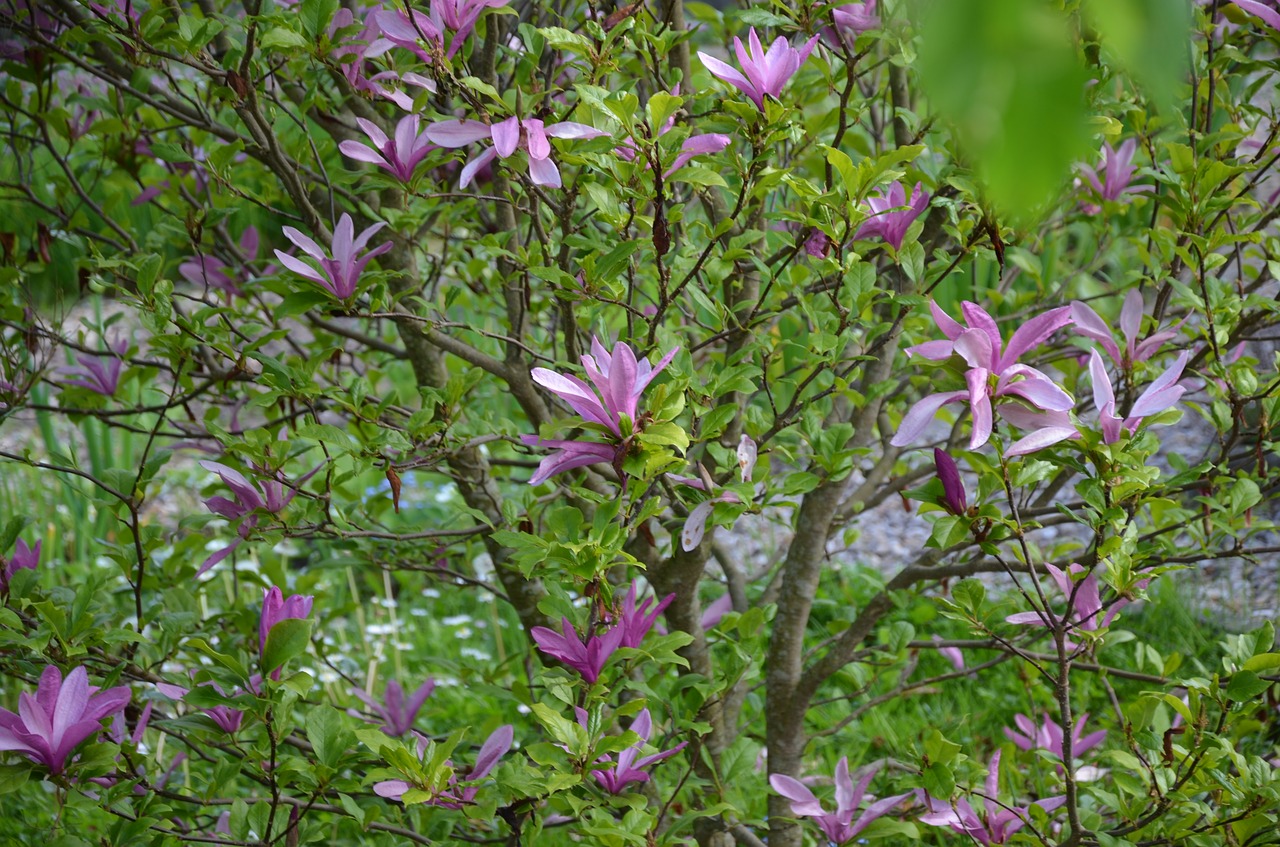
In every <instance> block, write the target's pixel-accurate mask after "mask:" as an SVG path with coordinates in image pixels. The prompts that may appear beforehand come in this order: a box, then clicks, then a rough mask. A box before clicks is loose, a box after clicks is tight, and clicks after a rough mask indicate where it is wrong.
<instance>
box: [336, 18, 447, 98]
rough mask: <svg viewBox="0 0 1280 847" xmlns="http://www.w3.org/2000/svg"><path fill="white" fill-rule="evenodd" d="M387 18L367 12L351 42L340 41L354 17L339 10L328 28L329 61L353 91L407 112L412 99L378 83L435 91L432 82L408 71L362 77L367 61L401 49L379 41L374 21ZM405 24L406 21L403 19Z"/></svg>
mask: <svg viewBox="0 0 1280 847" xmlns="http://www.w3.org/2000/svg"><path fill="white" fill-rule="evenodd" d="M387 14H395V13H388V12H386V11H383V10H375V11H373V12H370V13H369V14H368V15H367V16H366V18H365V27H364V30H363V31H362V32H360V33H359V34H358V35H356V36H355V37H354V38H348V39H345V40H341V39H339V36H338V33H339V32H340V31H342V30H344V29H346V28H347V27H349V26H351V25H352V24H354V23H355V16H354V15H353V14H352V13H351V10H350V9H346V8H339V9H338V10H337V11H336V12H334V14H333V22H332V23H331V24H330V25H329V40H330V41H331V42H333V44H334V47H333V50H332V51H331V52H330V57H331V58H332V59H333V60H335V61H336V62H337V64H338V67H339V69H340V70H341V72H342V75H343V77H345V78H346V80H347V82H348V83H350V84H351V87H352V88H354V89H355V90H356V91H361V92H367V93H369V94H372V95H374V96H376V97H382V98H383V99H386V100H390V101H391V102H393V103H395V104H396V105H397V106H399V107H400V108H401V109H404V110H405V111H410V110H412V109H413V98H412V97H410V96H409V95H408V94H406V93H404V92H403V91H401V90H399V89H398V88H389V87H387V86H385V85H383V84H382V83H383V82H384V81H387V80H396V81H398V82H404V83H408V84H410V85H416V86H418V87H419V88H425V89H426V90H428V91H435V90H436V84H435V81H434V80H432V79H430V78H428V77H424V76H422V75H421V74H416V73H413V72H412V71H408V72H405V73H399V72H397V71H394V70H386V71H381V72H379V73H375V74H373V75H372V76H366V75H365V63H366V62H367V61H368V60H369V59H373V58H376V57H378V56H381V55H382V54H384V53H386V52H387V51H389V50H390V49H391V48H392V47H395V46H403V45H400V44H399V42H395V41H392V40H391V39H389V38H384V37H381V27H379V25H378V21H379V18H380V16H384V15H387ZM405 20H406V21H407V19H405Z"/></svg>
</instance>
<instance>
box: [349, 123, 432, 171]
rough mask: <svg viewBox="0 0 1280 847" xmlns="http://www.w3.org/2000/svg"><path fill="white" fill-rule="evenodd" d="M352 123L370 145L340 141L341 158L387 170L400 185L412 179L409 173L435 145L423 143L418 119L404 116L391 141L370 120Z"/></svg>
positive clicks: (425, 141)
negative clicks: (362, 131) (366, 137)
mask: <svg viewBox="0 0 1280 847" xmlns="http://www.w3.org/2000/svg"><path fill="white" fill-rule="evenodd" d="M356 123H357V124H358V125H359V126H360V129H362V130H364V134H365V135H367V136H368V137H369V140H370V141H372V142H373V146H372V147H370V146H369V145H368V144H361V143H360V142H359V141H344V142H342V143H341V144H339V145H338V149H339V150H341V151H342V153H343V155H345V156H349V157H351V158H352V159H355V160H356V161H358V162H368V163H369V164H372V165H377V166H378V167H380V168H382V169H383V170H384V171H387V172H388V173H390V174H391V175H392V176H394V177H395V178H396V179H398V180H400V181H401V182H406V183H407V182H409V181H410V180H411V179H413V171H414V169H415V168H416V167H418V163H419V162H421V161H422V160H423V159H425V158H426V156H427V154H428V153H430V152H431V151H432V150H434V149H435V145H434V144H432V143H431V142H430V141H428V140H427V134H426V133H425V132H422V133H419V132H418V116H417V115H406V116H404V117H403V118H401V119H400V122H399V123H397V124H396V133H395V136H394V137H393V138H387V134H386V133H385V132H383V131H382V128H381V127H379V126H378V125H377V124H375V123H373V122H372V121H366V120H365V119H364V118H356Z"/></svg>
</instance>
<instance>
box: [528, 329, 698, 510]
mask: <svg viewBox="0 0 1280 847" xmlns="http://www.w3.org/2000/svg"><path fill="white" fill-rule="evenodd" d="M679 349H680V348H678V347H677V348H675V349H674V350H672V351H671V352H669V353H667V355H665V356H663V357H662V359H661V360H660V361H659V362H658V364H657V365H650V364H649V360H648V359H636V354H635V351H634V350H632V349H631V347H630V345H628V344H626V343H625V342H622V341H619V342H618V343H617V344H615V345H614V347H613V352H612V353H611V352H609V351H607V350H605V349H604V345H603V344H601V343H600V339H598V338H594V337H593V338H592V339H591V353H590V354H588V355H585V356H583V357H582V365H583V368H584V369H585V370H586V372H587V378H588V379H590V380H591V382H592V385H594V386H595V387H594V389H593V388H592V386H591V385H587V383H585V382H583V381H582V380H581V379H579V378H578V377H576V376H571V375H566V374H559V373H556V372H555V371H552V370H548V369H547V368H534V369H533V371H532V372H531V373H532V376H533V381H534V382H536V383H537V384H538V385H541V386H542V387H543V388H546V389H548V390H550V391H551V392H552V393H553V394H555V395H556V396H557V397H559V398H560V399H561V400H563V401H565V402H566V403H567V404H569V407H570V408H572V409H573V410H574V411H575V412H577V413H578V414H579V415H581V416H582V418H583V420H585V421H586V422H587V423H590V424H597V425H599V426H600V427H602V428H603V429H604V430H605V434H606V435H607V436H611V437H612V439H613V440H614V441H615V442H616V443H615V444H600V443H598V442H594V441H556V440H551V441H543V440H541V439H539V438H538V437H537V436H535V435H525V436H523V437H522V440H523V441H524V443H525V444H528V445H530V446H538V447H551V448H553V449H554V450H555V452H553V453H551V454H549V455H548V456H547V457H546V458H544V459H543V460H542V462H541V464H539V465H538V470H537V472H536V473H535V474H534V475H533V477H532V478H531V479H530V480H529V484H530V485H537V484H539V483H541V482H542V481H544V480H546V479H549V478H550V477H552V476H555V475H556V474H558V473H561V472H563V471H567V470H570V469H572V468H578V467H583V466H584V465H594V464H598V463H601V462H608V463H616V462H617V461H618V460H619V459H620V458H621V456H622V455H624V454H625V450H626V444H625V439H626V438H627V437H628V436H630V435H632V434H633V432H634V425H635V421H636V414H637V409H638V406H639V403H640V395H641V394H642V393H643V392H644V390H645V388H647V387H648V386H649V383H650V382H652V381H653V378H654V377H656V376H657V375H658V374H660V373H662V370H663V368H665V367H666V366H667V364H668V363H670V361H671V359H672V358H673V357H674V356H675V355H676V353H677V352H679ZM624 430H625V431H624Z"/></svg>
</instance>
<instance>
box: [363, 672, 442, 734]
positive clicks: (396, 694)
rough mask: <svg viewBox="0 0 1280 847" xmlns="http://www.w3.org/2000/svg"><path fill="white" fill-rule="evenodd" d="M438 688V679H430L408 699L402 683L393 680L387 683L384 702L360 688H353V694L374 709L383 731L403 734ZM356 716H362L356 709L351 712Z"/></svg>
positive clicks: (409, 728)
mask: <svg viewBox="0 0 1280 847" xmlns="http://www.w3.org/2000/svg"><path fill="white" fill-rule="evenodd" d="M435 689H436V681H435V680H434V679H428V680H427V681H426V682H424V683H422V685H419V686H418V687H417V689H416V690H415V691H414V692H413V694H411V695H409V697H408V699H406V698H405V696H404V689H402V688H401V687H400V683H399V682H397V681H396V680H394V679H393V680H391V681H390V682H388V683H387V693H386V694H385V695H384V698H383V699H384V700H385V702H384V703H379V702H378V701H377V700H375V699H373V697H372V696H371V695H369V694H368V693H367V692H366V691H364V690H363V689H360V688H355V689H352V692H351V693H353V694H355V695H356V697H359V698H360V701H361V702H362V703H364V704H365V705H366V706H368V707H369V708H370V709H372V710H373V712H374V714H376V715H377V716H378V717H379V718H380V719H381V720H382V731H383V732H385V733H386V734H387V735H394V736H401V735H404V734H405V733H406V732H408V731H409V730H411V729H413V722H414V721H415V720H417V718H418V712H419V711H421V709H422V704H423V703H425V702H426V700H427V698H428V697H430V696H431V692H433V691H435ZM350 713H351V714H352V715H354V716H355V717H361V715H360V713H359V712H356V711H355V710H354V709H352V710H351V712H350Z"/></svg>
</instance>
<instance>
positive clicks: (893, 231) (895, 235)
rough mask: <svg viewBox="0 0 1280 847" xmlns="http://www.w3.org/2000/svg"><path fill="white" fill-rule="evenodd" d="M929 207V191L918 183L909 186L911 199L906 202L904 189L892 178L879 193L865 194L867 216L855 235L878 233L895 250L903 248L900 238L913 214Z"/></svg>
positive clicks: (910, 221)
mask: <svg viewBox="0 0 1280 847" xmlns="http://www.w3.org/2000/svg"><path fill="white" fill-rule="evenodd" d="M928 207H929V192H927V191H925V190H924V188H923V187H922V186H921V185H920V183H918V182H917V183H916V187H915V188H913V189H911V202H910V203H908V202H907V190H906V189H905V188H903V187H902V183H901V182H900V181H897V180H895V181H894V182H892V183H890V184H889V186H888V187H886V188H884V189H882V190H881V191H880V193H879V194H871V195H869V196H868V197H867V219H866V220H865V221H863V222H862V226H860V227H858V231H857V232H856V233H855V234H854V238H870V237H872V236H873V235H878V236H879V237H880V238H882V239H884V240H885V241H886V242H887V243H889V244H892V245H893V249H894V250H901V249H902V239H904V238H906V236H907V229H908V228H909V227H910V226H911V224H912V223H913V222H914V221H915V219H916V218H918V217H920V216H921V215H922V214H924V210H925V209H927V208H928Z"/></svg>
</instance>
